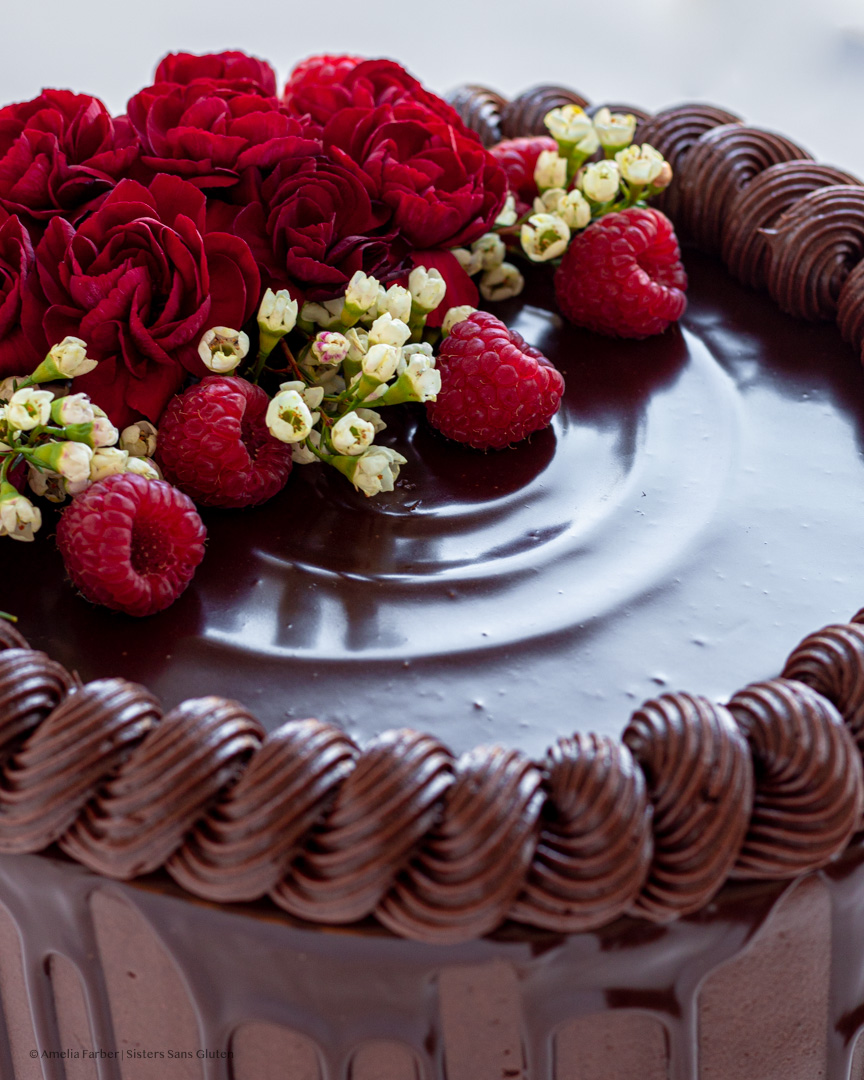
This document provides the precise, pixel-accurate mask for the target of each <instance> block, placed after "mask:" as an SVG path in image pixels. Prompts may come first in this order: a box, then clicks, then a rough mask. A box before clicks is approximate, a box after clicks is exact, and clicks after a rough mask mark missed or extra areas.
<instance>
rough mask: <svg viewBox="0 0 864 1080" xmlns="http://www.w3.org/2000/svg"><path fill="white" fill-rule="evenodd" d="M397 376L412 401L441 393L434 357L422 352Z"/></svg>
mask: <svg viewBox="0 0 864 1080" xmlns="http://www.w3.org/2000/svg"><path fill="white" fill-rule="evenodd" d="M490 272H491V273H494V272H495V271H490ZM399 378H400V379H404V380H405V381H406V382H407V383H408V385H409V386H410V388H411V396H412V399H413V400H414V401H434V400H435V399H436V398H437V397H438V395H439V394H440V393H441V372H440V371H438V370H437V369H436V367H435V360H434V358H430V357H428V356H426V355H424V354H423V353H415V354H414V355H413V356H412V357H411V359H410V360H409V361H408V366H407V367H406V368H405V370H404V371H403V372H402V374H401V375H400V376H399Z"/></svg>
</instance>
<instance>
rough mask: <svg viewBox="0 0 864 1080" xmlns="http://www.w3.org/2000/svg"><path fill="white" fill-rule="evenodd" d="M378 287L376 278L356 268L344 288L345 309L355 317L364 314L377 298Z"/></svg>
mask: <svg viewBox="0 0 864 1080" xmlns="http://www.w3.org/2000/svg"><path fill="white" fill-rule="evenodd" d="M379 288H380V285H379V283H378V280H377V278H374V277H371V276H369V275H367V274H364V273H363V271H362V270H356V271H355V272H354V275H353V277H352V278H351V280H350V281H349V282H348V287H347V288H346V289H345V310H346V311H347V312H349V313H350V315H351V316H353V317H354V318H355V319H356V318H359V317H360V316H361V315H365V313H366V312H367V311H368V310H369V309H370V308H371V307H372V305H373V304H374V303H376V301H377V300H378V290H379Z"/></svg>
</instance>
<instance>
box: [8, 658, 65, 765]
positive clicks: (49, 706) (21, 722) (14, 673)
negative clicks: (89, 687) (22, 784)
mask: <svg viewBox="0 0 864 1080" xmlns="http://www.w3.org/2000/svg"><path fill="white" fill-rule="evenodd" d="M72 686H73V682H72V678H71V676H70V675H69V673H68V672H67V671H66V669H65V668H64V667H62V666H61V665H60V664H57V663H55V662H54V661H53V660H49V659H48V657H47V656H45V654H44V653H41V652H36V651H35V650H34V649H18V648H11V649H8V648H7V649H4V650H3V651H2V652H0V759H3V758H5V757H7V756H8V755H9V754H10V753H12V752H14V750H15V749H16V748H17V746H18V745H19V744H20V742H21V740H22V739H23V738H24V736H26V735H28V734H29V733H30V732H31V731H32V730H33V729H34V728H35V727H37V726H38V725H39V724H41V723H42V721H43V720H45V718H46V717H47V716H49V715H50V714H51V713H52V712H53V711H54V709H56V708H57V706H58V705H59V704H60V702H61V701H63V699H64V698H65V697H66V695H67V694H68V693H69V691H70V690H71V689H72Z"/></svg>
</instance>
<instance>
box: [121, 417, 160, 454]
mask: <svg viewBox="0 0 864 1080" xmlns="http://www.w3.org/2000/svg"><path fill="white" fill-rule="evenodd" d="M158 436H159V432H158V431H157V429H156V425H155V424H151V423H150V421H149V420H139V421H138V422H137V423H135V424H130V425H129V426H128V427H125V428H123V430H122V431H121V432H120V438H119V440H118V445H119V446H120V449H121V450H128V451H129V455H130V457H140V458H147V457H152V456H153V455H154V454H155V453H156V442H157V439H158Z"/></svg>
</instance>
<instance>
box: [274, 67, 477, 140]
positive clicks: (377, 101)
mask: <svg viewBox="0 0 864 1080" xmlns="http://www.w3.org/2000/svg"><path fill="white" fill-rule="evenodd" d="M400 101H419V102H420V103H421V104H423V105H425V106H426V107H427V109H428V110H429V111H430V112H433V113H434V114H435V115H436V116H439V117H441V119H442V120H444V121H446V122H447V123H448V124H450V125H452V126H453V127H454V128H456V129H457V130H459V131H462V132H465V131H467V128H466V127H465V125H464V124H463V123H462V120H461V119H460V117H459V114H458V113H457V112H456V110H455V109H454V108H453V106H452V105H448V104H447V102H446V101H444V99H443V98H440V97H438V95H437V94H433V93H432V92H431V91H429V90H427V89H426V87H425V86H423V84H422V83H421V82H418V81H417V79H415V78H414V76H413V75H409V74H408V72H407V71H406V70H405V68H403V67H402V66H401V65H400V64H397V63H395V61H393V60H360V59H359V58H357V57H355V56H311V57H309V59H308V60H304V61H303V63H301V64H299V65H298V66H297V67H296V68H295V69H294V71H293V72H292V73H291V77H290V78H289V79H288V82H287V84H286V86H285V93H284V95H283V102H284V104H285V106H286V108H287V109H288V110H289V111H290V112H292V113H293V114H294V115H295V116H302V115H304V114H305V113H308V114H309V115H310V116H311V117H312V118H313V120H316V121H317V122H318V123H319V124H326V123H327V121H328V120H329V119H330V118H331V117H332V116H334V115H335V114H336V113H337V112H339V111H340V110H341V109H348V108H352V107H360V108H364V109H374V108H375V107H376V106H377V105H395V104H396V103H397V102H400Z"/></svg>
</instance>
